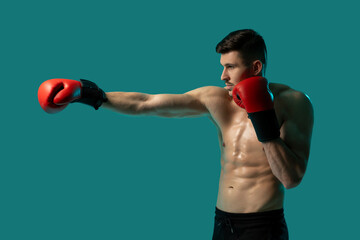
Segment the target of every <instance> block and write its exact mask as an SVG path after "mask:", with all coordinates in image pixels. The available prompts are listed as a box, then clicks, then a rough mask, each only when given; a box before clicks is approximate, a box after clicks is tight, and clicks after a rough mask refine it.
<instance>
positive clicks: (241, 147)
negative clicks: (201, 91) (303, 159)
mask: <svg viewBox="0 0 360 240" xmlns="http://www.w3.org/2000/svg"><path fill="white" fill-rule="evenodd" d="M269 88H270V90H271V91H272V93H273V95H274V107H275V112H276V115H277V119H278V122H279V126H280V127H281V125H282V122H283V116H284V112H282V111H283V106H282V104H283V101H280V100H279V96H280V94H281V93H283V92H284V91H291V89H290V88H289V87H288V86H286V85H282V84H275V83H270V85H269ZM213 91H214V92H213V93H212V94H214V93H215V95H216V96H217V98H218V99H216V100H215V101H214V99H213V102H215V103H216V104H211V105H209V106H208V107H209V111H210V114H211V120H212V121H213V122H214V124H215V125H216V127H217V130H218V136H219V144H220V149H221V174H220V181H219V191H218V199H217V204H216V206H217V208H219V209H221V210H223V211H226V212H232V213H249V212H262V211H269V210H274V209H280V208H282V207H283V201H284V187H283V185H282V184H281V183H280V181H278V179H277V178H276V177H275V176H274V175H273V174H272V171H271V168H270V165H269V163H268V160H267V158H266V155H265V152H264V150H263V147H262V143H261V142H259V141H258V139H257V137H256V133H255V130H254V128H253V125H252V123H251V120H250V119H249V118H248V114H247V112H246V111H245V109H242V108H240V107H239V106H237V105H236V104H235V103H234V101H233V100H232V99H231V97H229V93H228V92H227V91H226V90H224V89H221V88H216V89H215V88H214V89H213Z"/></svg>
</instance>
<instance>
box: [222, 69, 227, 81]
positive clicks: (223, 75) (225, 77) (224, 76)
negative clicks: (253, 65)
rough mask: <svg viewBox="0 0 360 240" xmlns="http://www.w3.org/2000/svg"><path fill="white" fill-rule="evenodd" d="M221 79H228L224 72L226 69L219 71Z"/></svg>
mask: <svg viewBox="0 0 360 240" xmlns="http://www.w3.org/2000/svg"><path fill="white" fill-rule="evenodd" d="M221 80H229V75H228V74H227V72H226V69H224V70H223V71H222V73H221Z"/></svg>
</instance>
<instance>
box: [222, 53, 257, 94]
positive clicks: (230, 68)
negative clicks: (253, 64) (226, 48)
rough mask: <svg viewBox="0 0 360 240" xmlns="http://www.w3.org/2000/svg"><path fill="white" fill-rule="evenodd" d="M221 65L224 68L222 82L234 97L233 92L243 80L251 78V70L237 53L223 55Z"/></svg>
mask: <svg viewBox="0 0 360 240" xmlns="http://www.w3.org/2000/svg"><path fill="white" fill-rule="evenodd" d="M220 64H221V65H222V66H224V70H223V72H222V74H221V80H223V81H225V85H226V86H225V87H224V88H225V89H226V90H228V91H229V95H230V96H232V90H233V88H234V86H235V85H236V84H238V83H239V82H240V81H241V80H243V79H246V78H249V77H251V76H252V75H251V69H250V68H248V67H246V66H245V65H244V63H243V60H242V58H241V54H240V53H239V52H237V51H232V52H229V53H224V54H221V58H220Z"/></svg>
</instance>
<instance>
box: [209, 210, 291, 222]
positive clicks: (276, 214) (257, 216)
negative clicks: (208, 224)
mask: <svg viewBox="0 0 360 240" xmlns="http://www.w3.org/2000/svg"><path fill="white" fill-rule="evenodd" d="M215 215H216V216H217V217H220V218H221V217H224V218H229V219H233V220H240V221H241V220H246V221H249V220H264V219H279V218H283V217H284V209H283V208H281V209H276V210H271V211H265V212H253V213H229V212H224V211H222V210H220V209H218V208H216V209H215Z"/></svg>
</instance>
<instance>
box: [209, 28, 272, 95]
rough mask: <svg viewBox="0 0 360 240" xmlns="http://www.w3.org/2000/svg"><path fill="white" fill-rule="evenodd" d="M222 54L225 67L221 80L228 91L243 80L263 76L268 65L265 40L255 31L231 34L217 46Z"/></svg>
mask: <svg viewBox="0 0 360 240" xmlns="http://www.w3.org/2000/svg"><path fill="white" fill-rule="evenodd" d="M216 52H218V53H220V54H221V59H220V63H221V65H223V66H224V70H223V73H222V75H221V80H224V81H225V84H226V85H227V87H226V89H227V90H229V91H232V88H233V86H235V85H236V84H237V83H239V82H240V81H241V80H243V79H245V78H248V77H252V76H263V75H264V73H265V66H266V64H267V62H266V61H267V59H266V58H267V51H266V45H265V42H264V39H263V38H262V37H261V36H260V35H259V34H258V33H257V32H255V31H254V30H251V29H243V30H238V31H234V32H231V33H229V34H228V35H227V36H226V37H225V38H224V39H223V40H221V41H220V42H219V43H218V44H217V46H216Z"/></svg>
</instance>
